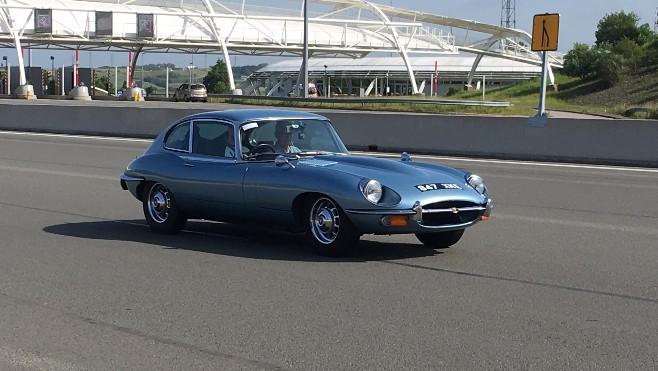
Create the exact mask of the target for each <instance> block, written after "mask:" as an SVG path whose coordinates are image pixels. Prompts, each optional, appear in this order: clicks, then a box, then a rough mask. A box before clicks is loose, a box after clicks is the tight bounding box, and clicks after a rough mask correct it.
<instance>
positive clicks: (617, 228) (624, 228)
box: [491, 213, 658, 236]
mask: <svg viewBox="0 0 658 371" xmlns="http://www.w3.org/2000/svg"><path fill="white" fill-rule="evenodd" d="M495 219H504V220H514V221H520V222H529V223H539V224H552V225H560V226H567V227H575V228H589V229H597V230H600V231H608V232H622V233H639V234H648V235H652V236H658V229H656V228H649V227H635V226H628V225H617V224H604V223H593V222H584V221H580V220H566V219H553V218H543V217H537V216H524V215H513V214H495V213H494V214H493V215H492V216H491V220H495Z"/></svg>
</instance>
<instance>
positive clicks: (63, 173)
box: [0, 165, 119, 182]
mask: <svg viewBox="0 0 658 371" xmlns="http://www.w3.org/2000/svg"><path fill="white" fill-rule="evenodd" d="M0 169H2V170H10V171H23V172H26V173H37V174H46V175H60V176H72V177H78V178H89V179H102V180H116V181H117V182H118V181H119V175H118V174H117V176H116V177H111V176H107V175H92V174H84V173H74V172H70V171H57V170H45V169H30V168H24V167H17V166H6V165H0Z"/></svg>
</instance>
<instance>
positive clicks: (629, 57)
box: [612, 38, 646, 73]
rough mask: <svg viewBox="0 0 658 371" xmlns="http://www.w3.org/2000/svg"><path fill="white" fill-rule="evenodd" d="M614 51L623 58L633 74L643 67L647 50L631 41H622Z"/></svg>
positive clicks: (614, 47) (615, 46) (616, 45)
mask: <svg viewBox="0 0 658 371" xmlns="http://www.w3.org/2000/svg"><path fill="white" fill-rule="evenodd" d="M612 51H613V52H614V53H615V54H617V55H618V56H619V57H621V60H622V61H623V62H622V63H623V64H624V66H625V67H627V68H628V70H629V71H630V72H632V73H635V72H637V70H638V68H639V67H640V66H641V65H642V60H643V59H644V55H645V54H646V53H645V49H644V48H643V47H641V46H640V45H638V44H637V43H636V42H635V41H633V40H630V39H626V38H624V39H622V40H620V41H619V42H617V44H615V45H614V46H613V47H612Z"/></svg>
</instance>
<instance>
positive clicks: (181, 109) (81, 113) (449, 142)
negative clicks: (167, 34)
mask: <svg viewBox="0 0 658 371" xmlns="http://www.w3.org/2000/svg"><path fill="white" fill-rule="evenodd" d="M204 106H205V105H204ZM205 107H207V108H205ZM205 107H198V106H195V107H193V108H192V107H189V106H188V107H185V105H178V106H176V107H163V106H154V105H149V104H143V103H142V104H135V103H126V102H92V103H90V102H84V103H78V102H70V101H69V102H44V101H39V102H38V103H36V104H35V103H33V102H24V101H11V103H6V104H5V103H2V102H0V128H1V129H5V130H6V129H11V130H25V131H46V132H60V133H75V134H94V135H118V136H135V137H154V136H155V135H157V134H158V133H160V132H161V131H162V130H163V129H164V128H165V127H167V126H168V125H170V124H171V123H173V122H174V121H176V120H178V119H179V118H181V117H183V116H185V115H188V114H192V113H197V112H202V111H205V110H208V109H217V108H218V107H221V106H217V105H207V106H205ZM204 108H205V109H204ZM317 112H318V113H320V114H322V115H324V116H327V117H329V118H330V119H331V120H332V122H333V124H334V126H335V127H336V130H337V131H338V133H339V134H340V136H341V138H342V139H343V141H344V142H345V144H346V145H347V146H348V148H350V149H353V150H361V149H368V148H369V147H370V146H376V147H377V148H378V149H379V150H381V151H408V152H411V153H413V152H416V153H433V154H443V155H461V156H477V157H495V158H509V159H527V160H549V161H575V162H586V163H600V164H621V165H637V166H650V167H658V121H644V120H605V119H593V120H581V119H550V120H549V122H548V127H546V128H532V127H529V126H528V119H527V118H525V117H481V116H456V115H432V114H410V113H380V112H362V111H336V110H328V111H317Z"/></svg>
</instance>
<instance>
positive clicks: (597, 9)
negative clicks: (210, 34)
mask: <svg viewBox="0 0 658 371" xmlns="http://www.w3.org/2000/svg"><path fill="white" fill-rule="evenodd" d="M219 1H221V0H219ZM235 1H236V0H232V2H235ZM371 1H372V2H374V3H379V4H384V5H391V4H392V5H393V6H395V7H400V8H406V9H411V10H417V11H422V12H425V13H432V14H439V15H445V16H450V17H455V18H463V19H469V20H474V21H478V22H483V23H490V24H495V25H500V22H501V10H502V0H371ZM250 2H251V3H259V2H260V3H261V4H263V5H267V6H270V7H277V6H284V7H290V1H289V0H250ZM515 2H516V28H518V29H522V30H524V31H527V32H529V33H531V32H532V17H533V15H535V14H544V13H559V14H560V34H559V42H558V48H559V49H558V52H561V53H566V52H568V51H569V50H570V49H571V48H572V47H573V44H574V43H576V42H580V43H586V44H594V41H595V36H594V33H595V32H596V27H597V24H598V22H599V20H601V18H603V17H604V16H605V15H606V14H610V13H614V12H619V11H622V10H623V11H625V12H635V13H636V14H637V15H639V16H640V24H644V23H648V24H649V25H650V27H651V28H652V29H653V25H654V22H655V19H656V8H657V7H658V0H624V1H621V0H543V1H539V0H515ZM286 4H288V5H286ZM295 4H299V2H295ZM2 53H3V54H2V55H3V56H4V55H7V56H8V58H9V61H10V63H11V64H12V65H16V64H17V60H16V56H15V53H14V52H13V50H8V49H3V50H2ZM26 54H27V53H26ZM51 55H52V56H54V57H55V64H56V65H57V66H59V67H61V65H62V64H67V65H70V64H71V63H72V60H73V55H74V52H72V51H53V50H37V49H35V50H33V52H32V65H35V66H41V67H50V66H51V60H50V56H51ZM217 57H218V56H216V55H209V56H204V55H196V56H192V55H182V54H175V53H168V54H161V53H160V54H150V55H149V54H148V53H147V54H146V55H145V56H144V57H143V61H140V64H141V62H143V63H144V64H149V63H174V64H175V65H176V66H177V67H184V66H187V65H189V64H190V63H193V64H194V65H196V66H198V67H209V66H212V65H214V64H215V63H216V62H217ZM288 58H290V57H248V56H235V57H232V58H231V62H233V64H234V65H238V66H242V65H256V64H259V63H274V62H277V61H280V60H283V59H288ZM127 59H128V57H127V55H126V53H111V52H81V53H80V66H81V67H98V66H107V65H125V64H126V62H127ZM0 62H2V61H1V60H0ZM27 62H28V61H27V55H26V65H27Z"/></svg>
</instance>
